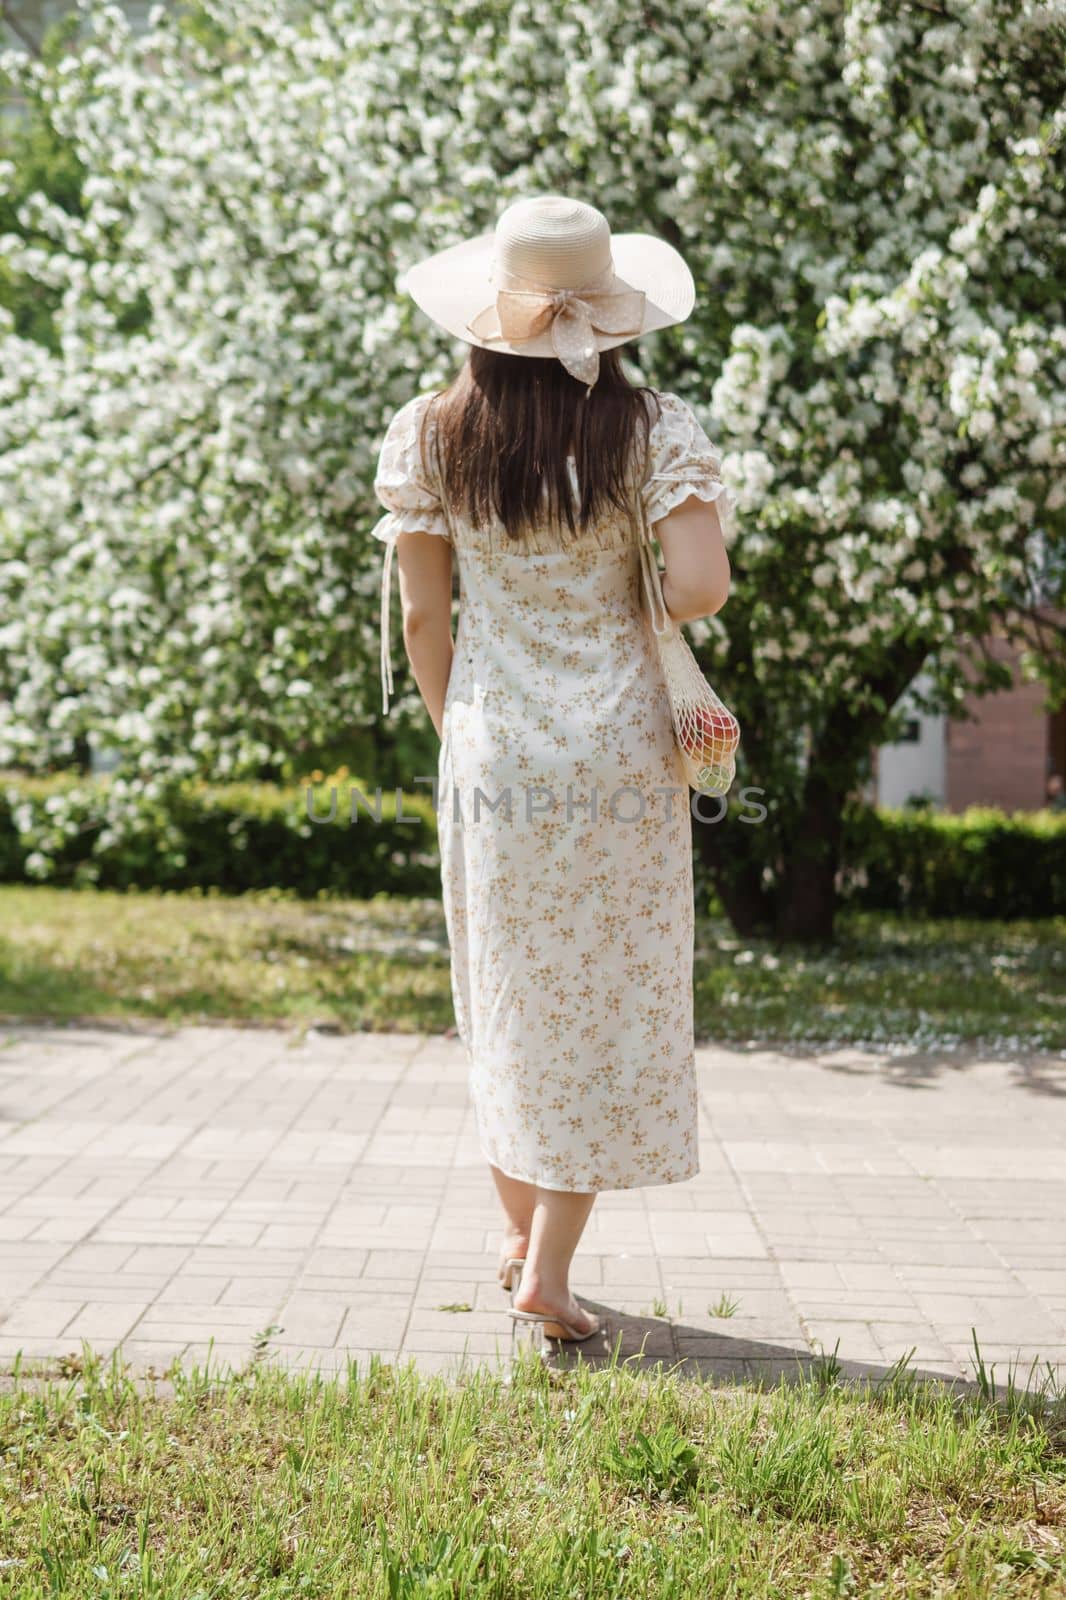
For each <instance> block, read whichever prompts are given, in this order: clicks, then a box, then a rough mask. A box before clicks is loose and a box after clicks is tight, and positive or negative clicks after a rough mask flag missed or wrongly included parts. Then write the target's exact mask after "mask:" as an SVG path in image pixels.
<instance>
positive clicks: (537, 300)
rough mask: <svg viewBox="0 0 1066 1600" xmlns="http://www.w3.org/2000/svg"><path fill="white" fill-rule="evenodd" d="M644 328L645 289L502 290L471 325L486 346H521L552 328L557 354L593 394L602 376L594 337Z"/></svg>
mask: <svg viewBox="0 0 1066 1600" xmlns="http://www.w3.org/2000/svg"><path fill="white" fill-rule="evenodd" d="M643 325H644V291H643V290H642V289H616V290H613V291H611V290H607V289H596V290H589V289H499V290H497V293H496V303H495V305H491V306H486V307H485V309H484V311H479V312H478V314H477V316H476V317H474V319H473V320H472V321H471V322H469V323H467V327H468V328H469V329H470V332H471V333H473V334H474V335H475V336H476V337H477V338H478V339H482V340H484V341H485V342H486V343H490V342H492V341H495V340H500V339H505V340H506V341H507V343H508V344H522V343H524V342H525V340H527V339H535V338H537V336H538V335H539V334H542V333H544V332H545V331H546V330H547V329H549V328H550V330H551V341H552V348H553V350H554V351H555V354H556V355H557V356H558V357H559V360H560V361H561V362H562V364H563V366H564V367H565V368H566V370H567V372H569V373H571V374H572V375H573V376H574V377H575V378H577V380H578V382H579V383H584V384H587V385H588V388H589V390H591V389H592V387H593V385H594V384H595V382H596V379H597V378H598V377H599V375H600V352H599V349H598V348H597V345H596V334H597V333H606V334H622V333H639V332H640V330H641V328H642V327H643Z"/></svg>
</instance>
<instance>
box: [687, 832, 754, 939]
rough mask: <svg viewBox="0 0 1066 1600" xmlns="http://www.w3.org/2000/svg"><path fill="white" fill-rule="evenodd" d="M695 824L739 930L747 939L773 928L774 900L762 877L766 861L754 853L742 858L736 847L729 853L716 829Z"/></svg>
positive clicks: (700, 846)
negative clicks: (739, 859) (763, 865)
mask: <svg viewBox="0 0 1066 1600" xmlns="http://www.w3.org/2000/svg"><path fill="white" fill-rule="evenodd" d="M693 827H694V829H695V833H696V844H697V848H698V849H699V852H700V856H701V858H702V860H703V861H704V863H705V865H706V867H707V871H708V873H709V874H710V879H711V882H712V883H713V885H714V888H715V891H716V892H717V894H718V897H719V899H720V900H721V902H722V904H723V906H724V907H725V913H726V916H727V917H728V918H729V921H730V923H731V924H732V926H733V927H734V928H735V930H736V932H737V933H739V934H740V935H741V937H742V938H745V939H747V938H752V937H754V936H756V935H758V934H761V933H768V932H770V930H771V928H772V926H773V902H772V900H771V898H770V896H769V895H768V893H767V891H766V886H765V885H764V883H763V881H762V862H761V861H759V860H757V859H756V858H754V857H751V858H749V859H748V860H747V861H738V859H737V854H736V853H735V851H733V850H732V849H731V850H730V853H729V854H728V855H727V854H726V848H727V847H724V846H723V844H722V841H721V839H720V838H719V837H718V834H717V831H716V829H714V828H712V827H710V826H706V825H704V824H702V823H693Z"/></svg>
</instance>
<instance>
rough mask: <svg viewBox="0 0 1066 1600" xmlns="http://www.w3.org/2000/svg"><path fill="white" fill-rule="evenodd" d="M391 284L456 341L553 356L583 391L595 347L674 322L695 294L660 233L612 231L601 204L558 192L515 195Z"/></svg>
mask: <svg viewBox="0 0 1066 1600" xmlns="http://www.w3.org/2000/svg"><path fill="white" fill-rule="evenodd" d="M401 287H402V288H404V289H406V291H407V293H408V294H409V295H410V296H411V298H412V299H413V300H414V302H415V304H416V305H418V306H420V307H421V309H422V310H423V311H424V312H425V313H426V315H427V316H428V317H430V318H431V319H432V320H433V321H434V322H436V323H437V324H438V325H439V326H440V327H442V328H444V329H446V331H447V332H448V333H451V334H453V335H454V336H455V337H456V338H457V339H462V340H464V341H465V342H466V343H467V344H476V345H480V346H481V347H482V348H483V349H486V350H503V351H508V352H510V353H511V354H512V355H519V356H540V357H547V356H555V357H556V358H557V359H558V360H559V361H561V362H562V364H563V366H564V367H565V368H566V370H567V371H568V372H570V373H572V374H573V376H574V377H575V378H577V379H578V380H579V382H581V383H584V384H587V385H588V390H589V391H591V389H592V386H593V385H594V384H595V382H596V379H597V377H598V376H599V370H600V351H601V350H610V349H613V347H614V346H615V345H619V344H625V343H626V342H627V341H628V340H630V339H636V338H639V337H640V335H641V334H643V333H651V332H652V331H653V330H654V329H656V328H669V327H672V326H673V324H674V323H677V322H684V321H685V319H686V318H687V317H688V316H689V315H690V314H691V312H692V307H693V304H694V303H695V299H696V288H695V284H694V283H693V281H692V273H691V272H690V271H689V269H688V267H687V266H686V264H685V262H684V261H683V260H682V258H681V256H680V255H679V254H678V253H677V251H676V250H675V249H674V248H673V246H672V245H669V244H667V243H666V241H665V239H657V238H656V237H655V236H654V235H653V234H649V233H616V234H612V233H611V229H610V226H609V224H608V222H607V218H606V217H605V216H604V215H603V212H602V211H597V210H596V208H595V206H590V205H586V204H585V203H584V202H583V201H581V200H571V199H569V198H568V197H567V196H566V195H561V194H546V195H536V196H534V197H533V198H531V199H528V200H516V201H515V202H514V204H513V205H509V206H508V207H507V209H506V210H505V211H504V212H502V213H501V215H500V217H499V220H498V221H497V223H496V228H495V231H494V232H493V233H483V234H480V235H479V236H478V237H477V238H475V239H465V240H463V241H462V243H460V244H454V245H451V246H450V247H449V248H448V249H447V250H438V251H437V252H436V253H435V254H434V255H431V256H427V257H426V258H425V260H423V261H419V262H417V263H416V264H415V265H414V266H413V267H409V268H408V269H407V272H406V273H405V274H404V276H403V278H402V279H401Z"/></svg>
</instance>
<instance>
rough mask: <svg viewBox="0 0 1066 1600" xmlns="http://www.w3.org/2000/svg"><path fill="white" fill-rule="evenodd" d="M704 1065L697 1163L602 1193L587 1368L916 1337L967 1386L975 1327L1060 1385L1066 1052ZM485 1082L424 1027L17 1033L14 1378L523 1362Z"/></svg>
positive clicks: (6, 1307)
mask: <svg viewBox="0 0 1066 1600" xmlns="http://www.w3.org/2000/svg"><path fill="white" fill-rule="evenodd" d="M698 1062H699V1077H700V1087H701V1110H700V1138H701V1144H700V1148H701V1160H702V1170H701V1172H700V1174H699V1176H698V1177H697V1178H695V1179H693V1180H691V1181H690V1182H688V1183H685V1184H679V1185H672V1186H664V1187H660V1188H649V1189H644V1190H639V1191H631V1192H628V1193H620V1194H605V1195H602V1196H600V1197H599V1199H598V1200H597V1203H596V1207H595V1209H594V1211H593V1213H592V1218H591V1221H590V1223H589V1227H588V1229H587V1231H586V1234H585V1236H584V1239H583V1242H582V1246H581V1249H580V1252H579V1254H578V1257H577V1261H576V1263H575V1273H574V1282H575V1287H576V1289H577V1291H578V1293H579V1294H580V1295H581V1296H582V1298H583V1299H584V1300H585V1301H586V1302H587V1303H588V1304H589V1305H590V1306H592V1307H593V1308H594V1309H596V1310H598V1311H600V1312H601V1313H603V1314H605V1316H606V1319H607V1328H608V1333H607V1336H606V1338H605V1339H604V1341H603V1342H602V1343H601V1344H599V1345H595V1341H593V1345H595V1348H593V1345H584V1346H582V1347H581V1350H582V1355H583V1356H585V1357H586V1358H595V1356H596V1355H597V1354H600V1355H603V1356H604V1357H606V1354H607V1352H608V1350H609V1349H610V1347H611V1345H613V1344H614V1343H615V1341H617V1340H619V1339H620V1340H621V1346H620V1352H621V1355H622V1357H623V1358H624V1357H626V1356H629V1355H636V1356H639V1355H640V1354H641V1353H642V1354H643V1358H644V1359H645V1360H646V1361H657V1360H660V1359H662V1360H666V1361H668V1362H671V1363H679V1364H683V1366H684V1367H685V1368H686V1369H687V1370H689V1371H690V1372H692V1373H693V1374H698V1375H701V1376H706V1377H708V1378H711V1379H714V1380H718V1381H723V1380H727V1379H729V1378H737V1379H758V1378H760V1377H761V1378H762V1379H763V1380H764V1381H769V1382H773V1381H774V1380H775V1379H776V1377H777V1376H778V1375H779V1374H782V1373H785V1374H789V1373H793V1374H794V1373H795V1372H797V1371H798V1370H799V1366H798V1364H802V1363H809V1362H810V1361H811V1359H812V1358H813V1357H815V1356H817V1355H818V1354H820V1353H825V1354H830V1353H832V1352H833V1351H834V1349H835V1351H836V1356H837V1359H838V1360H839V1361H840V1362H841V1363H842V1366H843V1369H844V1371H845V1372H846V1373H849V1374H851V1373H853V1374H856V1375H859V1376H861V1375H864V1374H870V1375H872V1376H876V1375H879V1374H882V1373H884V1372H885V1371H887V1370H888V1369H889V1368H890V1367H891V1366H892V1364H893V1362H895V1361H896V1360H897V1359H898V1358H899V1357H901V1356H904V1355H905V1354H906V1353H907V1352H909V1351H913V1355H912V1357H911V1365H912V1367H913V1368H914V1369H916V1370H918V1371H920V1372H923V1373H935V1374H943V1375H945V1376H947V1377H955V1378H961V1379H966V1378H970V1377H972V1376H973V1364H972V1360H971V1358H972V1356H973V1344H972V1332H971V1330H972V1329H976V1332H977V1338H978V1342H979V1344H980V1347H981V1351H982V1354H983V1355H984V1357H985V1359H986V1362H987V1363H992V1362H994V1363H996V1375H997V1378H998V1379H999V1380H1001V1381H1002V1380H1003V1379H1005V1377H1006V1375H1007V1372H1008V1369H1009V1368H1010V1367H1011V1366H1012V1365H1013V1367H1014V1368H1015V1378H1016V1381H1020V1382H1029V1383H1036V1382H1039V1381H1040V1380H1041V1379H1042V1378H1044V1377H1046V1375H1047V1372H1048V1368H1049V1367H1050V1368H1051V1369H1052V1371H1053V1373H1054V1375H1055V1376H1056V1377H1057V1378H1058V1379H1059V1380H1060V1381H1061V1380H1062V1379H1064V1378H1066V1259H1064V1247H1063V1240H1064V1239H1066V1158H1064V1157H1066V1059H1063V1058H1062V1057H1057V1056H1056V1057H1053V1056H1047V1055H1045V1056H1018V1057H1016V1058H1012V1059H1009V1060H1004V1059H984V1058H982V1057H981V1056H980V1055H972V1056H969V1057H967V1056H965V1055H963V1054H962V1053H955V1054H949V1055H944V1056H940V1057H936V1056H918V1055H915V1054H910V1055H907V1056H894V1055H891V1054H885V1055H875V1054H871V1053H869V1052H864V1051H861V1050H855V1049H840V1050H833V1051H827V1052H822V1053H820V1054H811V1053H810V1052H804V1051H796V1052H794V1053H779V1052H775V1051H755V1050H740V1049H725V1048H709V1049H702V1050H700V1051H699V1053H698ZM465 1078H466V1074H465V1066H464V1060H463V1055H462V1049H461V1046H460V1045H459V1044H458V1043H457V1042H456V1041H455V1040H454V1039H443V1038H438V1037H427V1036H423V1035H378V1034H356V1035H354V1036H348V1037H336V1036H315V1035H311V1036H310V1037H308V1038H306V1039H305V1040H303V1041H302V1042H299V1041H297V1040H296V1039H295V1038H294V1037H293V1036H291V1035H288V1034H285V1033H283V1032H280V1031H277V1032H275V1031H266V1030H234V1029H225V1028H186V1029H182V1030H180V1031H177V1032H173V1033H168V1032H166V1031H164V1030H150V1029H145V1030H139V1031H120V1030H109V1029H107V1028H103V1027H100V1028H65V1027H31V1026H11V1025H8V1026H5V1027H4V1028H3V1029H2V1030H0V1369H2V1368H6V1367H9V1366H10V1363H11V1360H12V1358H13V1357H14V1356H15V1355H16V1354H17V1353H18V1352H21V1353H22V1355H23V1357H24V1358H43V1357H56V1356H60V1355H66V1354H69V1353H77V1352H78V1350H79V1348H80V1345H81V1341H82V1340H87V1341H88V1342H89V1343H90V1344H91V1345H92V1346H93V1347H94V1348H95V1349H96V1350H98V1351H100V1352H102V1353H105V1354H106V1353H109V1352H110V1351H111V1350H113V1349H114V1348H115V1347H116V1346H121V1349H122V1353H123V1355H124V1356H125V1358H126V1359H127V1360H128V1361H130V1362H132V1363H133V1364H134V1366H135V1367H136V1368H138V1369H144V1368H147V1367H149V1366H154V1367H155V1368H157V1369H158V1370H160V1371H162V1370H164V1369H165V1368H166V1367H167V1366H168V1365H169V1363H170V1362H171V1361H172V1360H173V1359H174V1358H175V1357H180V1358H181V1360H182V1361H183V1363H184V1364H186V1365H188V1364H190V1363H191V1362H192V1361H194V1360H199V1361H201V1362H202V1361H203V1360H204V1359H206V1358H207V1357H208V1356H209V1355H210V1357H211V1360H212V1362H213V1363H215V1364H222V1365H224V1364H225V1363H226V1362H233V1363H234V1364H235V1365H236V1364H240V1363H243V1362H244V1361H246V1360H247V1359H248V1358H249V1356H250V1355H251V1354H252V1352H253V1351H254V1350H255V1349H256V1348H257V1347H258V1348H261V1347H262V1346H263V1343H264V1336H265V1344H266V1349H267V1350H268V1351H269V1353H270V1354H271V1356H277V1357H279V1358H280V1359H283V1360H285V1361H287V1362H289V1363H291V1364H292V1365H294V1366H317V1367H320V1368H322V1369H323V1370H331V1369H333V1368H341V1369H343V1367H344V1366H345V1364H346V1363H347V1361H348V1360H349V1359H350V1358H353V1357H354V1358H355V1359H357V1360H358V1361H360V1362H363V1361H365V1360H367V1359H369V1357H370V1355H371V1354H372V1353H374V1352H377V1353H379V1354H381V1355H382V1356H384V1357H385V1358H386V1359H393V1360H395V1359H400V1360H401V1361H402V1360H406V1359H407V1358H408V1357H411V1358H413V1359H414V1360H415V1361H416V1363H417V1364H418V1365H419V1366H420V1367H422V1368H424V1369H426V1370H434V1371H441V1370H443V1371H455V1370H456V1369H457V1367H458V1366H459V1365H460V1364H461V1363H462V1362H463V1361H466V1362H468V1363H469V1362H488V1363H492V1364H506V1362H507V1361H508V1360H509V1359H510V1357H511V1353H512V1337H511V1336H512V1328H511V1323H510V1321H509V1319H508V1318H507V1317H506V1315H505V1309H506V1305H507V1299H506V1296H505V1295H504V1294H503V1292H502V1291H501V1290H500V1288H499V1287H498V1285H497V1282H496V1257H497V1248H498V1228H499V1220H498V1214H497V1206H496V1199H495V1192H494V1190H493V1187H492V1184H491V1181H490V1178H489V1175H488V1170H487V1168H486V1166H485V1164H484V1162H483V1160H482V1157H481V1154H480V1151H479V1149H478V1145H477V1139H476V1134H475V1130H474V1124H473V1113H472V1110H471V1108H470V1105H469V1102H468V1099H467V1093H466V1081H465ZM730 1305H732V1307H733V1309H732V1314H729V1315H723V1314H722V1313H723V1312H724V1311H726V1310H728V1309H729V1306H730ZM457 1307H462V1308H466V1307H468V1308H469V1309H446V1308H457ZM257 1337H258V1344H257ZM1034 1362H1035V1363H1036V1366H1035V1371H1031V1370H1030V1369H1031V1368H1032V1367H1033V1364H1034Z"/></svg>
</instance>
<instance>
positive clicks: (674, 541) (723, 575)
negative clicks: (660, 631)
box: [652, 494, 730, 622]
mask: <svg viewBox="0 0 1066 1600" xmlns="http://www.w3.org/2000/svg"><path fill="white" fill-rule="evenodd" d="M652 531H653V533H654V534H655V537H656V538H657V539H658V541H659V544H660V546H661V548H662V552H663V559H664V561H665V562H666V571H665V573H664V575H663V580H662V584H663V600H664V601H665V603H666V609H667V611H669V613H670V615H671V616H672V617H673V619H674V621H675V622H691V621H692V620H693V619H694V618H696V617H712V616H713V615H714V614H715V612H716V611H720V610H721V609H722V607H723V606H724V605H725V603H726V599H727V597H728V595H729V577H730V567H729V556H728V555H727V554H726V548H725V541H724V539H723V538H722V526H721V523H720V522H719V520H718V512H717V510H716V508H715V505H714V502H713V501H708V500H700V499H699V498H698V496H696V495H694V494H690V495H689V497H688V499H687V500H683V501H682V502H681V504H680V505H679V506H675V507H674V509H673V511H671V512H669V513H668V514H667V515H666V516H665V517H663V518H662V520H661V521H660V522H657V523H655V525H654V528H653V530H652Z"/></svg>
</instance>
